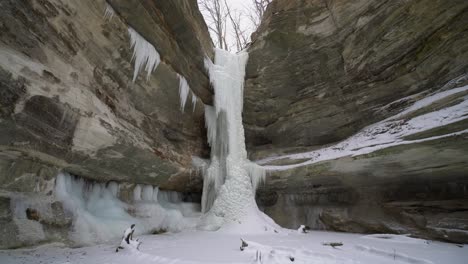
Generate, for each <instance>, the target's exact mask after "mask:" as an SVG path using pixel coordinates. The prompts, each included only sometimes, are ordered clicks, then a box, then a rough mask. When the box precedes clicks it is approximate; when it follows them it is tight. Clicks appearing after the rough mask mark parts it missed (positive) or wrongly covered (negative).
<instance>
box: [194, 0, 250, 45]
mask: <svg viewBox="0 0 468 264" xmlns="http://www.w3.org/2000/svg"><path fill="white" fill-rule="evenodd" d="M226 2H227V4H228V5H229V6H230V7H231V10H239V11H242V12H244V13H248V11H249V9H250V8H252V7H253V4H252V0H226ZM202 13H204V12H203V10H202ZM203 15H205V14H203ZM207 23H208V21H207ZM242 26H243V28H248V29H249V30H248V36H249V38H250V34H251V33H252V32H253V30H254V26H253V24H252V22H251V21H250V19H249V18H248V17H245V18H244V19H243V20H242ZM231 32H232V26H231V25H230V24H228V38H227V42H228V45H229V46H233V48H232V51H236V50H235V49H236V48H235V39H234V38H233V36H232V35H231V34H230V33H231ZM210 33H211V32H210Z"/></svg>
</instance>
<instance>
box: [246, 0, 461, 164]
mask: <svg viewBox="0 0 468 264" xmlns="http://www.w3.org/2000/svg"><path fill="white" fill-rule="evenodd" d="M467 8H468V2H467V1H464V0H455V1H450V2H447V1H430V0H410V1H379V0H358V1H347V0H326V1H322V0H307V1H295V0H278V1H273V3H272V4H271V5H270V6H269V7H268V9H267V12H266V14H265V17H264V19H263V21H262V24H261V26H260V28H259V29H258V30H257V32H255V33H254V35H253V37H254V38H253V43H252V45H251V46H250V48H249V55H250V57H249V62H248V65H247V75H246V87H245V99H244V126H245V133H246V141H247V146H248V148H249V151H250V155H251V157H253V158H257V157H260V156H265V155H268V153H269V154H270V155H271V153H278V152H281V151H286V150H288V149H290V150H291V151H294V150H295V149H298V148H303V147H309V148H314V147H319V146H323V145H325V144H330V143H334V142H337V141H340V140H342V139H345V138H347V137H349V136H350V135H352V134H354V133H356V132H357V131H358V130H359V129H361V128H363V127H365V126H367V125H369V124H372V123H375V122H377V121H379V120H382V119H384V118H385V117H388V116H391V115H392V114H394V111H395V110H398V108H401V107H402V106H401V105H395V106H394V107H395V108H396V109H390V110H389V111H384V112H382V111H376V110H377V109H379V108H380V107H382V106H384V105H386V104H389V103H391V102H393V101H396V100H398V99H401V98H403V97H406V96H409V95H413V94H417V93H419V92H422V91H428V90H434V89H438V88H439V87H440V86H441V85H442V84H445V83H446V82H448V81H450V80H452V79H454V78H455V77H457V76H459V75H461V74H463V73H466V72H467V71H468V66H467V61H468V44H467V43H468V35H467V34H466V33H465V32H466V30H467V27H468V24H467V23H466V21H468V11H467ZM403 106H404V105H403ZM262 150H265V152H266V154H262V153H261V152H260V151H262Z"/></svg>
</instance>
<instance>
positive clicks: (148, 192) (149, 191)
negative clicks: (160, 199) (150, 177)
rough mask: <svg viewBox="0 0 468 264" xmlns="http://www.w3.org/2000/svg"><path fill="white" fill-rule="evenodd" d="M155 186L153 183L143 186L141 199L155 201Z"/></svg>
mask: <svg viewBox="0 0 468 264" xmlns="http://www.w3.org/2000/svg"><path fill="white" fill-rule="evenodd" d="M153 192H154V189H153V186H151V185H145V186H143V190H142V192H141V199H142V200H143V201H146V202H151V201H153Z"/></svg>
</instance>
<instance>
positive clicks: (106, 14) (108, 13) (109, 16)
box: [104, 3, 115, 21]
mask: <svg viewBox="0 0 468 264" xmlns="http://www.w3.org/2000/svg"><path fill="white" fill-rule="evenodd" d="M114 15H115V11H114V9H113V8H112V6H111V5H109V4H108V3H106V11H104V18H105V19H106V20H109V21H110V20H112V18H113V17H114Z"/></svg>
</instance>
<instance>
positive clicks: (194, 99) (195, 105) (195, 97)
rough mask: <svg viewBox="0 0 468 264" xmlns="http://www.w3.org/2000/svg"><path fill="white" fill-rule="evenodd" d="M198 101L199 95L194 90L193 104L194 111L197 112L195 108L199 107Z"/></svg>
mask: <svg viewBox="0 0 468 264" xmlns="http://www.w3.org/2000/svg"><path fill="white" fill-rule="evenodd" d="M197 101H198V97H197V96H196V95H195V94H194V93H193V92H192V106H193V110H192V111H193V112H195V108H196V107H197Z"/></svg>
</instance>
